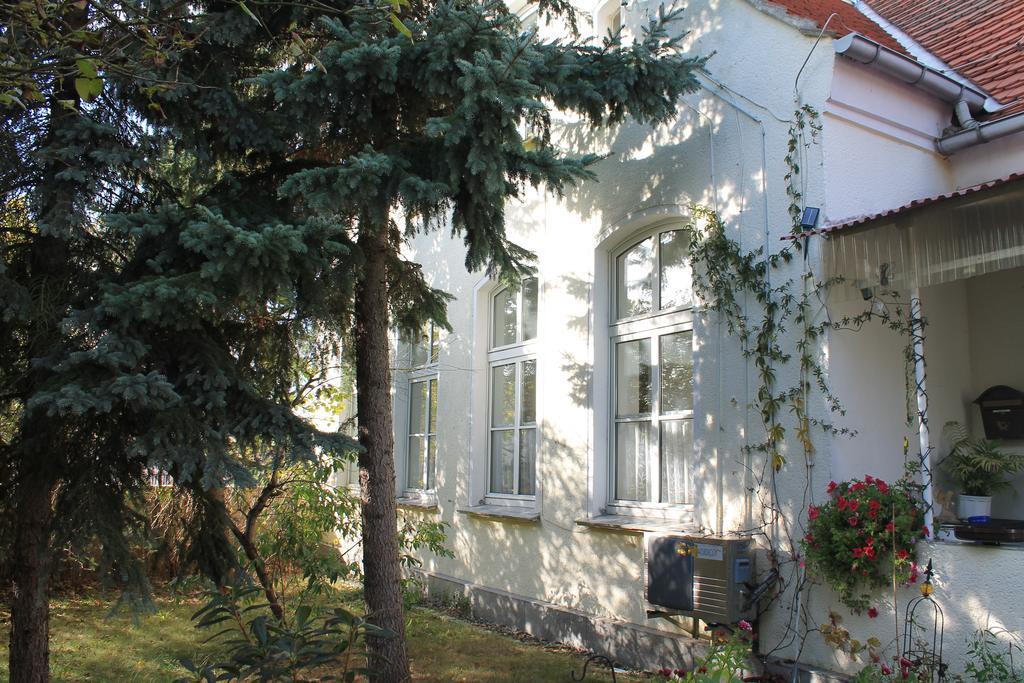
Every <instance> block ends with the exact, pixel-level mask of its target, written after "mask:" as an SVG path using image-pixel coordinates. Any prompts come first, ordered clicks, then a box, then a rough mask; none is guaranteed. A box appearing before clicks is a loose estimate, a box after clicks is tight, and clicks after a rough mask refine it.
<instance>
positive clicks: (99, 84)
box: [75, 78, 103, 102]
mask: <svg viewBox="0 0 1024 683" xmlns="http://www.w3.org/2000/svg"><path fill="white" fill-rule="evenodd" d="M75 91H76V92H77V93H78V96H79V97H81V98H82V99H83V100H85V101H86V102H92V101H93V100H94V99H96V98H97V97H99V96H100V93H102V92H103V79H102V78H76V79H75Z"/></svg>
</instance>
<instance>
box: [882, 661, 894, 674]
mask: <svg viewBox="0 0 1024 683" xmlns="http://www.w3.org/2000/svg"><path fill="white" fill-rule="evenodd" d="M882 673H883V674H884V675H886V676H888V675H889V674H891V673H892V669H890V668H889V666H888V665H887V664H883V665H882Z"/></svg>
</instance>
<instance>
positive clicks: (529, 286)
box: [523, 277, 537, 341]
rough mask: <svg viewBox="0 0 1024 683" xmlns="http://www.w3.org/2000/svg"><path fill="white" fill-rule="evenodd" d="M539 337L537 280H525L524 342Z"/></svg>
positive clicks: (532, 278)
mask: <svg viewBox="0 0 1024 683" xmlns="http://www.w3.org/2000/svg"><path fill="white" fill-rule="evenodd" d="M536 337H537V278H535V277H531V278H529V279H527V280H523V341H527V340H529V339H535V338H536Z"/></svg>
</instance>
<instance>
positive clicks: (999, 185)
mask: <svg viewBox="0 0 1024 683" xmlns="http://www.w3.org/2000/svg"><path fill="white" fill-rule="evenodd" d="M818 232H819V233H821V234H823V235H825V236H826V239H825V241H824V244H823V245H822V249H823V257H824V267H825V275H826V277H830V278H832V277H842V278H843V279H844V281H845V282H846V283H847V284H849V285H852V286H853V287H855V288H858V289H860V288H865V287H878V286H882V287H885V288H887V289H894V290H903V289H912V288H915V287H927V286H929V285H937V284H941V283H944V282H951V281H953V280H960V279H963V278H969V277H974V276H976V275H983V274H985V273H991V272H995V271H997V270H1005V269H1007V268H1016V267H1019V266H1024V175H1014V176H1010V177H1007V178H1003V179H1000V180H997V181H993V182H991V183H986V184H984V185H978V186H975V187H972V188H967V189H964V190H959V191H957V192H954V193H950V194H948V195H942V196H939V197H932V198H929V199H926V200H919V201H916V202H913V203H912V204H908V205H906V206H904V207H900V208H899V209H894V210H892V211H888V212H886V213H884V214H877V215H874V216H866V217H862V218H858V219H855V220H851V221H847V222H844V223H840V224H836V225H832V226H827V227H825V228H823V229H822V230H820V231H818Z"/></svg>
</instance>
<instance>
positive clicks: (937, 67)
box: [852, 0, 1003, 112]
mask: <svg viewBox="0 0 1024 683" xmlns="http://www.w3.org/2000/svg"><path fill="white" fill-rule="evenodd" d="M852 2H853V6H854V7H856V8H857V11H859V12H860V13H861V14H863V15H864V16H866V17H867V18H868V19H870V20H871V21H872V22H873V23H875V24H878V25H879V26H881V27H882V30H884V31H885V32H886V33H888V34H889V35H890V36H892V37H893V38H894V39H895V40H896V42H897V43H899V44H900V45H902V46H903V48H904V49H905V50H906V51H907V52H908V53H910V56H912V57H913V58H914V59H916V60H917V61H919V62H921V63H922V64H924V65H925V66H927V67H928V68H930V69H933V70H934V71H937V72H939V73H940V74H943V75H945V76H949V77H950V78H952V79H953V80H955V81H956V82H957V83H960V84H962V85H965V86H967V87H968V88H974V89H975V90H984V88H981V87H978V85H977V84H976V83H974V82H972V81H970V80H969V79H967V78H965V77H964V76H962V75H960V74H958V73H957V72H956V70H954V69H953V68H952V67H950V65H949V64H947V63H946V62H944V61H942V60H941V59H939V58H938V57H936V56H935V55H933V54H932V53H931V52H929V51H928V50H927V49H926V48H925V47H924V46H923V45H921V43H919V42H917V41H916V40H914V39H913V38H912V37H911V36H910V35H909V34H908V33H907V32H906V31H904V30H902V29H900V27H899V26H896V25H895V24H893V23H892V22H891V21H889V20H888V19H886V18H885V17H883V16H882V15H881V14H879V13H878V12H876V11H875V10H874V9H872V8H871V6H870V5H868V4H867V3H866V2H864V0H852ZM1002 106H1003V105H1001V104H999V102H997V101H996V100H994V99H992V98H991V97H989V98H988V101H987V102H986V103H985V111H988V112H995V111H998V110H999V109H1000V108H1001V107H1002Z"/></svg>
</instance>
